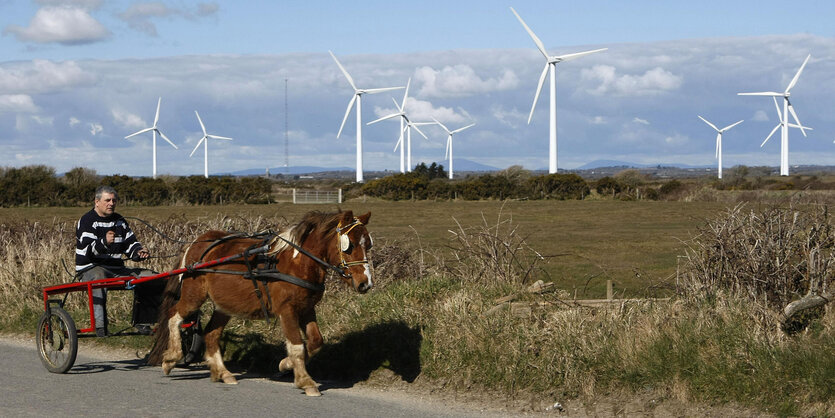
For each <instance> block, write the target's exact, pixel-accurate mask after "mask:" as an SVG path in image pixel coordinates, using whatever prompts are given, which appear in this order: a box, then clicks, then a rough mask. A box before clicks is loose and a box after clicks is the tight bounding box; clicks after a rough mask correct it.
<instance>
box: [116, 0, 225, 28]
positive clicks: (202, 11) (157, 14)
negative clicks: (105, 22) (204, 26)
mask: <svg viewBox="0 0 835 418" xmlns="http://www.w3.org/2000/svg"><path fill="white" fill-rule="evenodd" d="M218 9H219V6H218V5H217V3H214V2H211V3H198V4H197V9H196V10H195V11H194V12H191V11H188V10H185V9H177V8H172V7H168V6H167V5H166V4H164V3H162V2H158V1H151V2H140V3H134V4H132V5H131V6H130V7H129V8H128V9H127V10H125V11H124V12H122V13H119V15H118V16H119V18H120V19H122V20H123V21H125V22H126V23H127V24H128V26H130V27H131V28H132V29H135V30H138V31H140V32H144V33H145V34H146V35H149V36H158V32H157V26H156V24H154V22H153V21H152V20H154V19H160V18H172V17H182V18H186V19H195V18H198V17H200V18H202V17H207V16H211V15H214V14H216V13H217V11H218Z"/></svg>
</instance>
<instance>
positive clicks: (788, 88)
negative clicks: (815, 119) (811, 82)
mask: <svg viewBox="0 0 835 418" xmlns="http://www.w3.org/2000/svg"><path fill="white" fill-rule="evenodd" d="M809 58H812V54H809V55H807V56H806V59H805V60H803V64H802V65H801V66H800V69H799V70H797V74H795V75H794V78H793V79H792V81H791V83H789V86H788V87H786V94H789V90H791V89H792V87H794V85H795V84H797V79H798V78H800V73H802V72H803V67H805V66H806V63H807V62H809ZM798 123H800V122H798Z"/></svg>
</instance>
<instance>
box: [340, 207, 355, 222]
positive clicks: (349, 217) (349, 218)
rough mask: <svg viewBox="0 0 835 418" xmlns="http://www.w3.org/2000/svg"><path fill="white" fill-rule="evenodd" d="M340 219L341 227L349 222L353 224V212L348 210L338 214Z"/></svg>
mask: <svg viewBox="0 0 835 418" xmlns="http://www.w3.org/2000/svg"><path fill="white" fill-rule="evenodd" d="M339 215H340V219H341V220H342V225H348V224H349V223H351V222H354V212H353V211H350V210H346V211H345V212H340V213H339Z"/></svg>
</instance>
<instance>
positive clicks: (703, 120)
mask: <svg viewBox="0 0 835 418" xmlns="http://www.w3.org/2000/svg"><path fill="white" fill-rule="evenodd" d="M696 116H699V119H701V120H702V122H704V123H706V124H708V125H710V127H711V128H713V129H716V130H717V131H718V130H719V128H717V127H716V125H714V124H712V123H710V122H708V121H707V119H705V118H703V117H701V116H700V115H696Z"/></svg>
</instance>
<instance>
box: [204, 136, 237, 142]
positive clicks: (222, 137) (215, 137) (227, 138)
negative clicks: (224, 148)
mask: <svg viewBox="0 0 835 418" xmlns="http://www.w3.org/2000/svg"><path fill="white" fill-rule="evenodd" d="M206 136H207V137H209V138H212V139H225V140H227V141H232V138H229V137H225V136H218V135H206Z"/></svg>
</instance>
